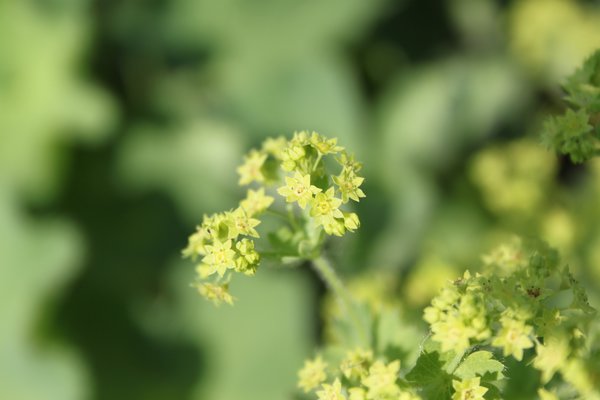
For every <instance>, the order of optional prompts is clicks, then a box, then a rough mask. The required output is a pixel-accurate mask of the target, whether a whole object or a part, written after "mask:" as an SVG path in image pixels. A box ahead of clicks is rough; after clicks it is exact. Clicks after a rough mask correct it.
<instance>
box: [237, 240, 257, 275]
mask: <svg viewBox="0 0 600 400" xmlns="http://www.w3.org/2000/svg"><path fill="white" fill-rule="evenodd" d="M235 248H236V249H237V251H238V253H239V255H238V257H237V258H236V259H235V270H236V271H238V272H243V273H244V274H246V275H254V274H255V273H256V268H257V267H258V262H259V261H260V255H259V254H258V253H257V252H256V250H254V242H253V241H252V240H250V239H242V240H240V241H239V242H237V243H236V244H235Z"/></svg>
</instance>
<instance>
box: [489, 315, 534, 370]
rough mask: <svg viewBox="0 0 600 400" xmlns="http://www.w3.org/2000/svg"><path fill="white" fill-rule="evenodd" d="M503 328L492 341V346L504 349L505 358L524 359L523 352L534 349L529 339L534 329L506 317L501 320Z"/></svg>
mask: <svg viewBox="0 0 600 400" xmlns="http://www.w3.org/2000/svg"><path fill="white" fill-rule="evenodd" d="M501 323H502V328H501V329H500V331H499V332H498V334H497V335H496V337H495V338H494V340H493V341H492V346H498V347H502V348H503V349H504V350H503V353H504V355H505V356H508V355H512V356H513V357H514V358H515V359H516V360H518V361H521V360H522V359H523V350H524V349H528V348H530V347H533V342H532V341H531V339H530V338H529V336H530V335H531V332H532V330H533V328H532V327H531V326H529V325H525V322H523V321H520V320H517V319H513V318H511V317H508V316H505V317H502V319H501Z"/></svg>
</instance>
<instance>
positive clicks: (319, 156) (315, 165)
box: [312, 153, 323, 172]
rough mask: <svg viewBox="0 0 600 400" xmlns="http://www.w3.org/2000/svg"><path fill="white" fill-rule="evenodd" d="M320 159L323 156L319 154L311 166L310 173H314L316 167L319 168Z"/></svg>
mask: <svg viewBox="0 0 600 400" xmlns="http://www.w3.org/2000/svg"><path fill="white" fill-rule="evenodd" d="M321 158H323V154H321V153H319V155H318V156H317V160H316V161H315V163H314V164H313V167H312V172H315V171H316V170H317V167H318V166H319V163H320V162H321Z"/></svg>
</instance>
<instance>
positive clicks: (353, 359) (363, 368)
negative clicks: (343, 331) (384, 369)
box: [340, 349, 373, 379]
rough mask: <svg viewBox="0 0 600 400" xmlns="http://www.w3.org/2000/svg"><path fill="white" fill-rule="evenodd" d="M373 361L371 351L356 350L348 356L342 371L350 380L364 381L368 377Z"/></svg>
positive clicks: (341, 366)
mask: <svg viewBox="0 0 600 400" xmlns="http://www.w3.org/2000/svg"><path fill="white" fill-rule="evenodd" d="M371 361H373V352H372V351H371V350H363V349H356V350H354V351H350V352H348V353H347V354H346V358H344V360H343V361H342V364H341V365H340V369H341V370H342V373H343V374H344V376H345V377H346V378H348V379H362V378H364V377H365V376H366V375H367V373H368V370H369V365H370V364H371Z"/></svg>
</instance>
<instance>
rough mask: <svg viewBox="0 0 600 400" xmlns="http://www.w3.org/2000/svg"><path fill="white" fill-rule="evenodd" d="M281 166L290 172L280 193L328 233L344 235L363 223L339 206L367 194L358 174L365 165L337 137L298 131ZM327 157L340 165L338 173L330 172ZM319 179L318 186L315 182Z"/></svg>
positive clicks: (287, 148) (280, 154)
mask: <svg viewBox="0 0 600 400" xmlns="http://www.w3.org/2000/svg"><path fill="white" fill-rule="evenodd" d="M279 157H280V159H281V161H282V163H281V168H282V169H283V170H284V171H285V172H286V173H287V174H288V175H286V176H285V185H283V186H281V187H279V188H278V189H277V192H278V193H279V194H280V195H282V196H283V197H284V198H285V201H286V202H287V203H297V204H298V206H299V207H300V208H301V209H303V210H305V209H306V208H307V207H308V208H309V212H308V214H309V216H310V217H312V218H313V220H314V222H315V223H316V225H317V226H321V227H323V230H324V231H325V232H326V233H327V234H329V235H336V236H342V235H343V234H344V233H345V232H346V231H351V232H352V231H354V230H355V229H357V228H358V227H359V225H360V221H359V219H358V215H356V214H355V213H349V212H343V211H342V210H341V209H340V207H341V206H342V205H343V204H346V203H348V202H349V201H350V200H353V201H355V202H359V201H360V199H361V198H363V197H365V194H364V192H363V191H362V189H361V188H360V186H361V185H362V184H363V182H364V178H363V177H360V176H358V172H359V171H360V169H361V167H362V165H361V164H360V163H358V162H356V161H355V160H354V157H353V156H351V155H349V154H348V153H346V152H345V150H344V148H343V147H340V146H338V145H337V139H327V138H325V137H323V136H321V135H319V134H318V133H316V132H313V133H312V134H308V133H307V132H298V133H296V134H295V135H294V137H293V138H292V139H291V140H290V141H289V142H288V143H287V145H286V146H285V147H283V148H282V150H281V152H280V153H279ZM327 158H333V160H335V161H336V162H337V164H338V166H339V167H340V168H341V170H340V171H339V174H337V175H333V174H329V173H328V172H327V166H328V165H327V163H326V161H327ZM315 181H317V182H319V184H318V185H315V184H314V182H315Z"/></svg>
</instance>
